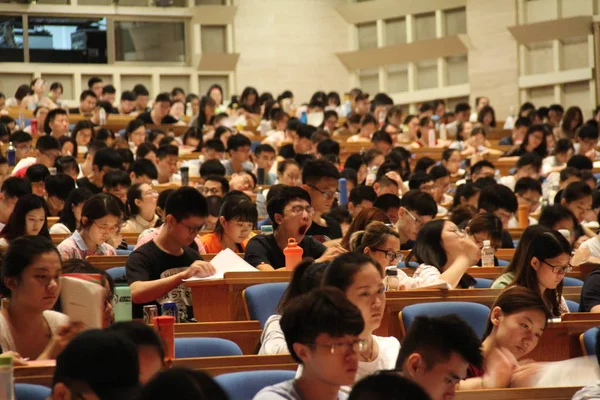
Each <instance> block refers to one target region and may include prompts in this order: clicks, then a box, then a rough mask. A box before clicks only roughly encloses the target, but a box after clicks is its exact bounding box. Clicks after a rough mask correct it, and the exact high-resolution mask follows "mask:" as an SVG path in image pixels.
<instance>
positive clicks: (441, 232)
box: [406, 220, 481, 289]
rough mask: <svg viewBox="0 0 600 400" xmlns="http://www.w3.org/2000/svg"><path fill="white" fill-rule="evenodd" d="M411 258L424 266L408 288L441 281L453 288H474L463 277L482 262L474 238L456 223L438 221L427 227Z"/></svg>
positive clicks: (420, 234)
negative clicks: (478, 262) (472, 267)
mask: <svg viewBox="0 0 600 400" xmlns="http://www.w3.org/2000/svg"><path fill="white" fill-rule="evenodd" d="M411 255H414V257H415V259H416V261H417V262H418V263H419V264H420V265H419V267H418V268H417V269H416V271H415V273H414V274H413V276H412V281H411V286H407V287H406V288H407V289H409V288H411V287H424V286H429V285H432V284H438V283H441V281H443V282H445V283H446V284H447V285H448V286H449V287H450V288H452V289H453V288H459V287H460V288H465V286H466V287H469V286H470V282H468V281H469V280H470V279H468V276H465V279H463V275H464V274H465V272H466V271H467V269H469V267H471V266H472V265H475V263H476V262H477V260H479V258H480V256H481V252H480V249H479V247H478V246H477V244H476V243H475V241H474V240H473V238H471V237H469V235H467V234H466V233H465V232H464V231H462V230H460V229H459V228H458V227H457V226H456V225H454V224H453V223H452V222H450V221H444V220H435V221H430V222H428V223H426V224H425V225H423V227H422V228H421V230H420V231H419V234H418V236H417V240H416V242H415V247H414V249H413V252H412V253H411ZM410 258H411V257H410V256H409V257H408V258H407V260H406V262H408V261H409V260H410Z"/></svg>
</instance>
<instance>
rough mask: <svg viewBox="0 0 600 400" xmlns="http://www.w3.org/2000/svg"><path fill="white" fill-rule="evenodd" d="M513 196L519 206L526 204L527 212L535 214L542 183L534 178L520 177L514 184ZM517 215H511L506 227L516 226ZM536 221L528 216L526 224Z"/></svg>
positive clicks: (533, 223)
mask: <svg viewBox="0 0 600 400" xmlns="http://www.w3.org/2000/svg"><path fill="white" fill-rule="evenodd" d="M514 191H515V196H516V197H517V203H518V204H519V207H520V206H527V212H528V213H529V214H530V215H531V214H535V213H536V212H538V209H539V207H540V199H541V198H542V184H541V183H540V181H538V180H536V179H534V178H529V177H527V178H520V179H519V180H518V181H517V182H516V184H515V189H514ZM517 216H518V215H516V214H515V215H513V216H512V217H511V218H510V220H509V221H508V228H518V227H519V221H518V219H517ZM537 223H538V221H537V220H536V219H535V218H532V217H531V216H529V221H528V222H527V225H535V224H537Z"/></svg>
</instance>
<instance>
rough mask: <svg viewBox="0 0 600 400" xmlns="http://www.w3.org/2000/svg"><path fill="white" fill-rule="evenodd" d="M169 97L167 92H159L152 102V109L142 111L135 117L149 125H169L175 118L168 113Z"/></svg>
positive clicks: (173, 122) (175, 121)
mask: <svg viewBox="0 0 600 400" xmlns="http://www.w3.org/2000/svg"><path fill="white" fill-rule="evenodd" d="M170 108H171V99H170V97H169V94H168V93H159V94H158V95H157V96H156V98H155V99H154V104H152V111H146V112H142V113H141V114H139V115H138V116H137V119H140V120H142V121H143V122H144V123H145V124H149V125H171V124H175V123H177V120H176V119H175V118H173V117H172V116H170V115H169V109H170Z"/></svg>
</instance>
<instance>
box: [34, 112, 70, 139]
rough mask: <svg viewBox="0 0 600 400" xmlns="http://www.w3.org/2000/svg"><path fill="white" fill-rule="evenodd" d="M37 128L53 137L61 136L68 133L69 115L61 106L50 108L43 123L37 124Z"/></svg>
mask: <svg viewBox="0 0 600 400" xmlns="http://www.w3.org/2000/svg"><path fill="white" fill-rule="evenodd" d="M38 130H39V131H40V132H41V131H42V130H43V131H44V132H45V133H46V134H48V135H49V136H52V137H53V138H55V139H58V138H60V137H63V136H65V135H66V134H68V133H69V115H68V114H67V112H66V111H65V110H64V109H62V108H55V109H54V110H50V111H49V112H48V115H47V116H46V121H45V123H44V125H42V126H38ZM40 137H41V136H40Z"/></svg>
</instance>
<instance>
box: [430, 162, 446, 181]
mask: <svg viewBox="0 0 600 400" xmlns="http://www.w3.org/2000/svg"><path fill="white" fill-rule="evenodd" d="M429 175H431V177H432V178H433V180H434V181H435V180H438V179H440V178H445V177H447V176H450V171H448V169H447V168H446V167H444V166H443V165H434V166H433V167H432V168H431V170H430V171H429Z"/></svg>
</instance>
